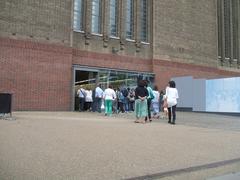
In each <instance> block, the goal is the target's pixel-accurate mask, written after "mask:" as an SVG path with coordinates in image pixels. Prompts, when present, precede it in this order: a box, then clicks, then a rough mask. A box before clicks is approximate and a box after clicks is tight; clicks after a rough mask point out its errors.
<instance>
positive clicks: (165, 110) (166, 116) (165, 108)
mask: <svg viewBox="0 0 240 180" xmlns="http://www.w3.org/2000/svg"><path fill="white" fill-rule="evenodd" d="M162 108H163V116H162V118H163V119H164V118H166V119H167V118H168V104H167V96H166V95H164V96H163V107H162Z"/></svg>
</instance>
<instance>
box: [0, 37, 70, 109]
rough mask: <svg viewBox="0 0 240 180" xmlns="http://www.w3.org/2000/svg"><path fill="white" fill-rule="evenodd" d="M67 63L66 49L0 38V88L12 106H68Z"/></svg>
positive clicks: (68, 56) (68, 53) (68, 64)
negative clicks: (11, 101)
mask: <svg viewBox="0 0 240 180" xmlns="http://www.w3.org/2000/svg"><path fill="white" fill-rule="evenodd" d="M71 66H72V55H71V50H70V49H67V48H63V47H61V46H57V45H44V44H39V43H33V42H28V41H17V40H10V39H0V69H1V70H0V92H11V93H13V109H14V110H70V105H71V103H70V102H71V76H72V74H71V73H72V72H71Z"/></svg>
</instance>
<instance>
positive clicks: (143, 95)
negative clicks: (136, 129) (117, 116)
mask: <svg viewBox="0 0 240 180" xmlns="http://www.w3.org/2000/svg"><path fill="white" fill-rule="evenodd" d="M145 85H146V83H145V81H143V80H140V81H139V83H138V87H137V88H136V89H135V99H136V100H135V113H136V120H135V122H136V123H145V117H146V116H147V113H148V111H147V97H148V90H147V89H146V88H145ZM141 118H142V119H141Z"/></svg>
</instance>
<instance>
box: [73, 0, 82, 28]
mask: <svg viewBox="0 0 240 180" xmlns="http://www.w3.org/2000/svg"><path fill="white" fill-rule="evenodd" d="M83 3H84V0H75V1H74V16H73V30H75V31H83V6H84V5H83Z"/></svg>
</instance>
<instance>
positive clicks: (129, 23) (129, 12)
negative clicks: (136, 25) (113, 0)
mask: <svg viewBox="0 0 240 180" xmlns="http://www.w3.org/2000/svg"><path fill="white" fill-rule="evenodd" d="M126 2H127V8H126V38H127V39H133V16H134V15H133V0H126Z"/></svg>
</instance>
